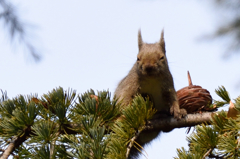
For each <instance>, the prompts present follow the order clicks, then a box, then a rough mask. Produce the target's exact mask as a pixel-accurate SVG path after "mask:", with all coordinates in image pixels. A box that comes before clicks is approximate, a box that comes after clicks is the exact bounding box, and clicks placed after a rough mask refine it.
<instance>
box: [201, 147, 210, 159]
mask: <svg viewBox="0 0 240 159" xmlns="http://www.w3.org/2000/svg"><path fill="white" fill-rule="evenodd" d="M211 151H212V149H209V150H208V151H207V152H206V153H205V155H204V156H203V158H202V159H205V158H206V157H207V156H208V155H209V154H210V152H211Z"/></svg>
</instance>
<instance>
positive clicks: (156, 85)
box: [139, 78, 165, 111]
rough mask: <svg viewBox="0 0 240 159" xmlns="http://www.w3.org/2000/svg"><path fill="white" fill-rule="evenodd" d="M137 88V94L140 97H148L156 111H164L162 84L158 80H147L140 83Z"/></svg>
mask: <svg viewBox="0 0 240 159" xmlns="http://www.w3.org/2000/svg"><path fill="white" fill-rule="evenodd" d="M139 84H140V87H139V93H140V94H142V95H148V96H149V97H150V98H151V100H153V103H154V107H155V108H156V109H157V110H158V111H161V110H164V109H165V107H164V101H163V98H162V97H163V96H162V93H163V90H162V88H163V83H162V82H161V80H160V79H154V78H152V79H151V78H149V79H146V80H143V81H141V82H140V83H139Z"/></svg>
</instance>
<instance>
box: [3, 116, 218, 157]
mask: <svg viewBox="0 0 240 159" xmlns="http://www.w3.org/2000/svg"><path fill="white" fill-rule="evenodd" d="M214 113H216V112H214ZM214 113H213V112H205V113H201V114H200V113H198V114H188V115H187V116H186V117H185V118H183V119H180V120H177V119H175V118H174V117H171V116H170V117H165V118H163V117H162V118H158V119H154V120H150V121H148V123H147V125H146V128H145V129H146V130H154V129H158V130H159V129H160V130H163V131H170V130H172V129H175V128H183V127H190V126H195V125H198V124H202V123H208V124H210V121H211V117H212V115H213V114H214ZM79 127H81V124H76V123H71V124H66V125H64V129H65V131H61V134H65V133H68V134H78V132H76V131H74V130H76V129H79ZM30 134H31V135H34V134H33V132H32V130H31V128H28V129H27V130H25V134H24V135H23V136H21V137H17V138H15V139H13V140H12V142H11V143H10V144H9V145H8V147H7V149H6V150H5V151H4V152H3V154H2V156H1V157H0V159H7V158H8V157H9V155H10V154H11V153H12V152H13V151H14V150H15V149H16V148H17V147H19V146H20V145H21V144H22V143H23V142H24V141H25V140H27V138H28V137H29V136H30Z"/></svg>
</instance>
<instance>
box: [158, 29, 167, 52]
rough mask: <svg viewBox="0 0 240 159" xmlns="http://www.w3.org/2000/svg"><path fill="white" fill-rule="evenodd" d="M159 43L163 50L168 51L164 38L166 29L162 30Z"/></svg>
mask: <svg viewBox="0 0 240 159" xmlns="http://www.w3.org/2000/svg"><path fill="white" fill-rule="evenodd" d="M159 44H160V46H161V48H162V50H163V52H164V53H166V49H165V40H164V30H162V33H161V39H160V41H159Z"/></svg>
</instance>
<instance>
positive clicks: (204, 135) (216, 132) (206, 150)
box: [175, 86, 240, 159]
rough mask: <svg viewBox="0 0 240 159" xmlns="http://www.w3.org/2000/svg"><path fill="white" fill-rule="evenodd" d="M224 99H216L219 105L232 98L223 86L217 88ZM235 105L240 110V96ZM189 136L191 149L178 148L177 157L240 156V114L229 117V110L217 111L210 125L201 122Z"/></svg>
mask: <svg viewBox="0 0 240 159" xmlns="http://www.w3.org/2000/svg"><path fill="white" fill-rule="evenodd" d="M216 93H217V95H219V96H220V97H221V98H222V99H223V101H215V104H216V105H218V106H220V105H221V106H223V105H226V104H229V103H230V101H231V99H230V96H229V94H228V92H227V90H226V89H225V88H224V87H223V86H221V87H219V88H218V89H217V90H216ZM234 101H235V102H234V106H235V108H234V109H236V110H237V111H240V109H239V108H240V96H239V97H238V98H237V99H235V100H234ZM239 113H240V112H239ZM195 128H196V130H195V132H193V133H192V134H191V135H190V136H189V137H187V141H188V143H189V150H186V149H184V148H183V147H182V148H181V149H177V155H178V157H175V159H190V158H191V159H192V158H193V159H203V158H221V159H223V158H234V159H235V158H240V147H239V145H240V141H239V139H240V134H239V132H240V116H239V115H237V117H236V118H232V117H228V116H227V112H225V111H221V112H216V113H215V115H213V116H212V121H211V124H210V125H207V124H201V125H198V126H196V127H195Z"/></svg>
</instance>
